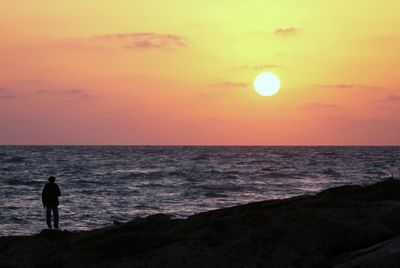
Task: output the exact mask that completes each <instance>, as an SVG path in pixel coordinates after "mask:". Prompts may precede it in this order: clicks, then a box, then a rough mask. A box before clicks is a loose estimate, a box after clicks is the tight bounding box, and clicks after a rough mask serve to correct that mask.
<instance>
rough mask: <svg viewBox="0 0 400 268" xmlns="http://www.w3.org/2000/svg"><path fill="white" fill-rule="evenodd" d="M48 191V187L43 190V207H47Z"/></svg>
mask: <svg viewBox="0 0 400 268" xmlns="http://www.w3.org/2000/svg"><path fill="white" fill-rule="evenodd" d="M46 192H47V189H46V185H45V186H44V187H43V190H42V204H43V207H46V195H47V193H46Z"/></svg>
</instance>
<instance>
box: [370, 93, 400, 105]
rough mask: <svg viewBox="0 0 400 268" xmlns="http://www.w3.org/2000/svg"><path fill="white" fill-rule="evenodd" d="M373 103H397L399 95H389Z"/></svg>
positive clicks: (399, 98)
mask: <svg viewBox="0 0 400 268" xmlns="http://www.w3.org/2000/svg"><path fill="white" fill-rule="evenodd" d="M375 102H385V103H397V102H400V95H394V94H392V95H389V96H386V98H384V99H380V100H376V101H375Z"/></svg>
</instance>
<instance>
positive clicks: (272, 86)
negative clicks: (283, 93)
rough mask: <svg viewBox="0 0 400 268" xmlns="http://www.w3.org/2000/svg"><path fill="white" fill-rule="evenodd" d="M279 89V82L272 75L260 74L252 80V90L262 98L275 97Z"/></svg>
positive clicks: (276, 77)
mask: <svg viewBox="0 0 400 268" xmlns="http://www.w3.org/2000/svg"><path fill="white" fill-rule="evenodd" d="M280 87H281V81H280V80H279V78H278V76H276V75H275V74H273V73H261V74H259V75H257V77H256V78H255V79H254V89H255V90H256V91H257V93H258V94H260V95H262V96H272V95H275V94H276V93H277V92H278V91H279V89H280Z"/></svg>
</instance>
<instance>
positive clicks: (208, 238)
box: [0, 180, 400, 268]
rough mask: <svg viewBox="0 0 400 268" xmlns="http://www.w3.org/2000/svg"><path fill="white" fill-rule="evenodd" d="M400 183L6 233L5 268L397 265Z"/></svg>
mask: <svg viewBox="0 0 400 268" xmlns="http://www.w3.org/2000/svg"><path fill="white" fill-rule="evenodd" d="M398 236H400V181H396V180H388V181H384V182H379V183H377V184H374V185H370V186H341V187H337V188H332V189H328V190H325V191H322V192H320V193H318V194H316V195H305V196H298V197H294V198H289V199H284V200H271V201H263V202H257V203H250V204H245V205H240V206H236V207H231V208H226V209H219V210H215V211H208V212H204V213H200V214H196V215H193V216H191V217H189V218H187V219H170V218H169V217H168V216H167V215H163V214H158V215H153V216H150V217H147V218H146V219H143V220H137V221H132V222H128V223H119V224H118V225H115V226H110V227H108V228H103V229H98V230H93V231H90V232H76V233H74V232H67V231H63V232H61V231H58V232H57V231H48V230H45V231H43V232H42V233H40V234H38V235H35V236H31V237H2V238H0V267H60V268H61V267H338V268H339V267H340V268H341V267H397V266H399V263H400V262H399V257H398V256H399V254H398V253H399V251H400V242H399V241H400V238H398Z"/></svg>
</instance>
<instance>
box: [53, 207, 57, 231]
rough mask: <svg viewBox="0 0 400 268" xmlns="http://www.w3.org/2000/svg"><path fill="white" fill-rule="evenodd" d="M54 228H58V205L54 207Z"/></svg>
mask: <svg viewBox="0 0 400 268" xmlns="http://www.w3.org/2000/svg"><path fill="white" fill-rule="evenodd" d="M53 215H54V228H56V229H58V206H54V207H53Z"/></svg>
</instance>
